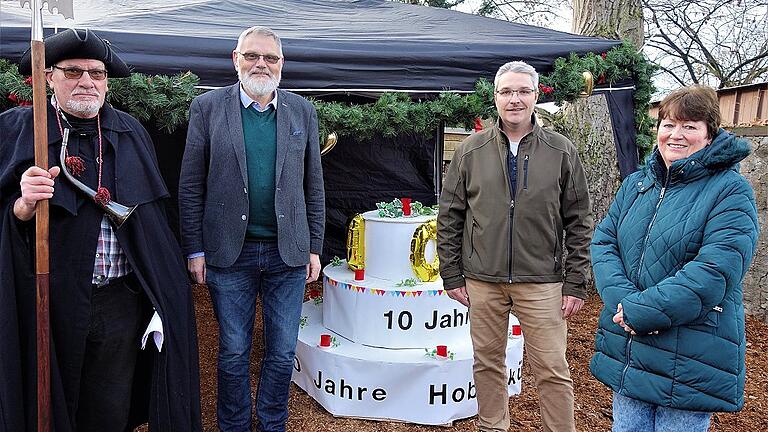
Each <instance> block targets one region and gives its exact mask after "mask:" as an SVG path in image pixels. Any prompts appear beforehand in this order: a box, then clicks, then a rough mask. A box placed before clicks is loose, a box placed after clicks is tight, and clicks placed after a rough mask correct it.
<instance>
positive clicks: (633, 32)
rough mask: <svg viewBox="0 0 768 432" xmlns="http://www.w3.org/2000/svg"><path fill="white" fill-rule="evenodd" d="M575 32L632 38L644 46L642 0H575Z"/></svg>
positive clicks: (611, 37)
mask: <svg viewBox="0 0 768 432" xmlns="http://www.w3.org/2000/svg"><path fill="white" fill-rule="evenodd" d="M572 31H573V32H574V33H578V34H581V35H585V36H599V37H605V38H609V39H628V40H629V41H630V42H632V43H633V44H634V45H635V46H636V47H637V48H638V49H639V48H640V47H642V46H643V8H642V5H641V4H640V1H639V0H573V28H572Z"/></svg>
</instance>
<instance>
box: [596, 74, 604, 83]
mask: <svg viewBox="0 0 768 432" xmlns="http://www.w3.org/2000/svg"><path fill="white" fill-rule="evenodd" d="M597 83H598V84H604V83H605V74H600V76H599V77H598V78H597Z"/></svg>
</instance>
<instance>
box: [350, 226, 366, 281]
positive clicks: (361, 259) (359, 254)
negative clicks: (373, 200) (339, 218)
mask: <svg viewBox="0 0 768 432" xmlns="http://www.w3.org/2000/svg"><path fill="white" fill-rule="evenodd" d="M347 267H349V268H350V269H352V270H360V269H364V268H365V219H363V216H362V215H360V214H356V215H355V217H353V218H352V221H350V222H349V228H347Z"/></svg>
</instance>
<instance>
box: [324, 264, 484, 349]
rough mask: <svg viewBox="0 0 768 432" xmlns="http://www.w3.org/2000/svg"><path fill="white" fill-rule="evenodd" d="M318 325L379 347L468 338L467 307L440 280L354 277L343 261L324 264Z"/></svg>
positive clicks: (409, 345) (362, 342) (424, 343)
mask: <svg viewBox="0 0 768 432" xmlns="http://www.w3.org/2000/svg"><path fill="white" fill-rule="evenodd" d="M324 273H325V275H326V276H325V277H324V278H323V299H324V301H323V313H324V317H323V325H324V326H325V327H326V328H328V329H330V330H333V331H334V332H336V333H338V334H340V335H342V336H344V337H346V338H347V339H349V340H351V341H353V342H356V343H361V344H364V345H369V346H374V347H384V348H421V347H424V346H430V345H445V344H449V343H450V342H451V341H452V340H464V339H469V310H468V309H467V308H466V307H465V306H462V305H461V304H460V303H459V302H457V301H454V300H453V299H451V298H450V297H448V295H447V294H446V293H445V291H443V290H442V283H429V284H423V285H417V286H415V287H393V284H392V283H391V282H389V281H384V280H381V279H376V278H372V277H371V278H366V280H364V281H355V280H354V274H353V272H351V271H350V270H347V269H346V268H342V267H336V268H328V267H326V269H325V270H324Z"/></svg>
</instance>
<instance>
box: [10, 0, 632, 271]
mask: <svg viewBox="0 0 768 432" xmlns="http://www.w3.org/2000/svg"><path fill="white" fill-rule="evenodd" d="M76 3H77V2H76ZM99 3H104V2H103V1H102V2H99ZM106 3H107V6H106V7H103V11H104V12H103V13H99V12H96V13H91V16H84V17H82V18H78V21H76V22H75V23H74V25H75V26H77V27H88V28H91V29H94V30H96V31H97V32H98V34H99V35H101V36H102V37H104V38H106V39H108V40H109V41H110V42H111V43H112V45H113V46H114V47H115V49H116V50H117V52H118V53H119V54H120V56H121V58H123V59H124V60H125V61H126V63H128V64H129V65H130V66H132V68H133V70H134V71H136V72H141V73H145V74H175V73H178V72H182V71H186V70H190V71H192V72H193V73H195V74H197V75H198V76H199V77H200V79H201V82H200V83H201V85H202V86H206V87H220V86H225V85H229V84H232V83H234V82H235V81H236V80H237V77H236V74H235V71H234V69H233V66H232V62H231V60H230V53H231V51H232V50H233V49H234V47H235V43H236V39H237V36H238V35H239V33H240V32H241V31H242V30H244V29H245V28H246V27H248V26H251V25H263V26H267V27H270V28H272V29H274V30H275V31H276V32H277V33H278V34H280V36H281V38H282V41H283V52H284V55H285V58H286V63H285V66H284V69H283V76H282V82H281V87H282V88H285V89H289V90H294V91H297V92H300V93H303V94H313V95H319V96H321V97H322V95H331V94H339V93H353V94H376V93H380V92H384V91H407V92H412V93H418V94H420V95H424V94H429V93H432V94H437V93H439V92H442V91H461V92H468V91H472V90H473V88H474V84H475V82H476V81H477V80H478V79H479V78H486V79H489V80H493V77H494V75H495V73H496V70H497V69H498V67H499V66H500V65H501V64H503V63H505V62H507V61H511V60H524V61H526V62H528V63H529V64H531V65H532V66H534V67H535V68H536V69H537V70H538V71H539V72H540V73H547V72H549V71H551V70H552V65H553V63H554V60H555V59H556V58H558V57H567V56H568V55H569V54H570V53H572V52H575V53H579V54H583V53H587V52H605V51H607V50H609V49H610V48H612V47H614V46H616V45H618V44H619V43H620V42H619V41H615V40H606V39H599V38H591V37H585V36H579V35H573V34H569V33H563V32H558V31H554V30H549V29H543V28H539V27H533V26H528V25H522V24H516V23H510V22H507V21H500V20H495V19H491V18H485V17H480V16H476V15H470V14H465V13H461V12H456V11H450V10H445V9H438V8H429V7H423V6H414V5H408V4H403V3H396V2H389V1H384V0H335V1H332V0H283V1H270V0H252V1H237V0H191V1H190V2H188V3H186V4H183V5H173V4H169V3H165V2H159V4H158V5H157V6H156V7H154V6H153V7H151V8H150V7H147V5H146V2H139V1H137V2H135V3H136V6H135V7H130V10H121V9H120V8H121V7H123V8H125V6H124V5H125V4H126V3H130V1H125V0H122V1H120V2H119V4H117V3H118V2H117V1H115V2H114V4H113V5H111V6H110V5H109V3H110V2H109V1H107V2H106ZM121 5H122V6H121ZM76 15H77V9H76ZM84 15H85V14H84ZM27 17H28V11H27V12H26V13H19V12H18V11H16V12H13V11H9V10H8V8H7V7H5V10H4V12H3V13H2V14H1V15H0V57H3V58H7V59H10V60H11V61H18V59H19V58H20V56H21V54H22V53H23V52H24V50H26V48H27V47H28V46H29V28H28V24H27V21H26V20H28V18H27ZM67 25H69V26H72V25H73V24H72V23H68V24H67ZM51 32H52V29H47V30H46V33H51ZM623 101H624V104H618V105H616V104H614V105H612V106H611V108H612V110H614V111H616V110H618V111H621V112H622V113H624V116H623V117H624V119H627V118H628V119H629V120H630V121H631V119H632V115H631V112H632V106H631V98H629V99H624V100H623ZM627 113H630V114H629V115H627ZM615 126H616V125H615ZM626 126H627V125H624V129H625V130H632V129H633V128H632V126H631V123H630V124H629V127H628V128H627V127H626ZM153 135H154V136H155V139H156V141H157V142H156V144H157V148H158V156H159V159H160V161H161V164H162V165H163V167H164V170H165V172H166V179H167V181H168V183H169V186H170V188H171V189H172V190H175V189H176V187H177V182H178V166H179V161H180V158H181V157H180V156H181V153H182V151H183V135H184V133H183V131H181V132H177V133H176V134H174V136H173V138H172V139H171V138H169V137H165V136H161V135H159V134H157V133H155V132H153ZM441 137H442V135H441V131H436V136H434V137H412V136H400V137H397V138H395V139H385V138H383V137H378V138H375V139H373V140H367V141H361V140H358V139H355V138H354V137H344V138H343V139H342V140H340V142H339V144H338V145H337V148H335V149H334V150H333V151H332V152H331V153H329V154H328V155H327V156H324V159H323V168H324V173H325V182H326V194H327V202H328V223H327V231H326V238H327V241H326V248H325V249H326V253H325V258H326V259H327V258H328V257H330V256H333V255H342V256H343V255H344V237H345V234H346V233H345V228H344V226H345V223H346V220H347V218H348V217H349V216H350V215H353V214H354V213H356V212H360V211H363V210H368V209H371V208H373V207H375V203H376V202H378V201H384V200H387V201H388V200H391V199H393V198H395V197H402V196H410V197H412V198H414V199H417V200H420V201H422V202H423V203H425V204H434V203H435V198H436V191H437V188H438V186H439V183H440V181H439V177H440V166H441V163H440V162H441V161H440V159H442V138H441ZM617 137H618V136H617ZM622 139H623V141H627V137H622ZM179 141H181V142H179ZM629 141H630V144H631V145H634V142H633V141H634V136H632V137H630V138H629ZM629 153H630V154H631V153H632V152H631V151H630V152H629ZM635 153H636V150H635ZM351 171H353V172H351Z"/></svg>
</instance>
